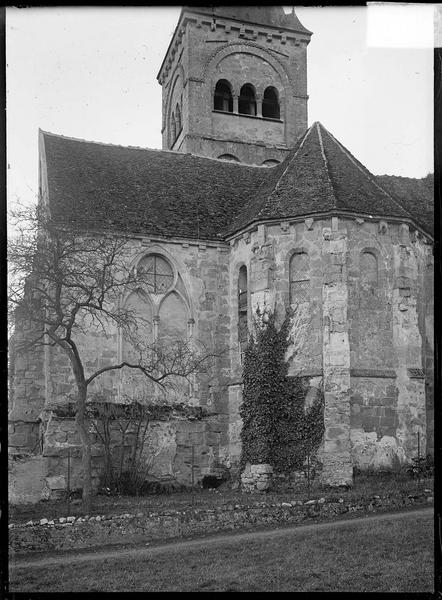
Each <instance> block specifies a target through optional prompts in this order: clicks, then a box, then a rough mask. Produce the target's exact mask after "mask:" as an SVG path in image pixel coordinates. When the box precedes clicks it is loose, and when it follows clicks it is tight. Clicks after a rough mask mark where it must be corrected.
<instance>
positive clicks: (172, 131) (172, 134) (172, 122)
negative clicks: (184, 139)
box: [170, 113, 176, 146]
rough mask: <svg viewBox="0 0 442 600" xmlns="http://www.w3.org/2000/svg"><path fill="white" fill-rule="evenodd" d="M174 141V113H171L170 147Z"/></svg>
mask: <svg viewBox="0 0 442 600" xmlns="http://www.w3.org/2000/svg"><path fill="white" fill-rule="evenodd" d="M175 140H176V121H175V113H172V116H171V117H170V145H171V146H173V143H174V142H175Z"/></svg>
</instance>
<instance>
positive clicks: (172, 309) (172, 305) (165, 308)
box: [158, 291, 190, 343]
mask: <svg viewBox="0 0 442 600" xmlns="http://www.w3.org/2000/svg"><path fill="white" fill-rule="evenodd" d="M189 316H190V315H189V307H188V306H187V304H186V302H185V301H184V299H183V297H182V296H181V294H179V293H178V292H177V291H172V292H170V293H169V294H167V295H166V296H165V297H164V298H163V300H162V301H161V304H160V306H159V311H158V317H159V330H158V339H159V340H160V341H161V342H163V343H174V342H177V341H184V340H185V339H186V338H187V335H188V330H187V323H188V321H189Z"/></svg>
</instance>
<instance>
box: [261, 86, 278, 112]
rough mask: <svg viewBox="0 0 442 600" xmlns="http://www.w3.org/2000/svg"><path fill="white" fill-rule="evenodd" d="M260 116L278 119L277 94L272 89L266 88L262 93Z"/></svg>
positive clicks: (274, 89)
mask: <svg viewBox="0 0 442 600" xmlns="http://www.w3.org/2000/svg"><path fill="white" fill-rule="evenodd" d="M262 116H263V117H267V118H269V119H279V118H280V110H279V100H278V92H277V90H276V88H274V87H268V88H267V89H266V90H265V92H264V98H263V100H262Z"/></svg>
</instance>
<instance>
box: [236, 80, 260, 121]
mask: <svg viewBox="0 0 442 600" xmlns="http://www.w3.org/2000/svg"><path fill="white" fill-rule="evenodd" d="M238 113H239V114H240V115H252V116H256V93H255V87H254V86H253V85H252V84H251V83H245V84H244V85H243V86H242V87H241V90H240V92H239V99H238Z"/></svg>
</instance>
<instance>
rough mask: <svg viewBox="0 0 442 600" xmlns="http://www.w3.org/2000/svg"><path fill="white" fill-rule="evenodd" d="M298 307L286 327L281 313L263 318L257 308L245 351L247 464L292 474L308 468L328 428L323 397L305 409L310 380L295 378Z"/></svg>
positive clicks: (243, 409) (288, 316)
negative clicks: (292, 359) (290, 355)
mask: <svg viewBox="0 0 442 600" xmlns="http://www.w3.org/2000/svg"><path fill="white" fill-rule="evenodd" d="M292 317H293V311H291V310H287V311H286V315H285V318H284V320H283V322H282V324H281V326H280V327H278V324H277V318H276V315H275V313H268V315H267V317H266V321H267V322H263V319H262V318H261V315H260V314H259V313H257V320H256V323H255V326H254V332H253V334H252V335H251V336H250V339H249V344H248V346H247V348H246V351H245V354H244V369H243V384H244V385H243V402H242V405H241V409H240V414H241V418H242V420H243V428H242V431H241V441H242V454H241V464H242V467H244V466H245V464H246V463H247V462H249V463H251V464H259V463H269V464H271V465H272V466H273V467H274V469H275V470H276V471H279V472H282V473H288V472H291V471H293V470H296V469H299V468H301V467H302V465H303V463H304V460H305V458H306V456H307V453H309V452H310V453H312V452H314V451H315V450H316V449H317V448H318V446H319V444H320V443H321V440H322V437H323V433H324V422H323V399H322V395H320V397H319V398H317V399H316V400H315V401H314V403H313V404H312V406H311V407H310V408H308V409H307V410H305V409H304V401H305V396H306V392H307V381H305V379H302V378H299V377H289V376H288V369H289V363H288V361H287V360H286V354H287V349H288V348H289V346H290V344H291V336H290V332H291V327H292Z"/></svg>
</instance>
